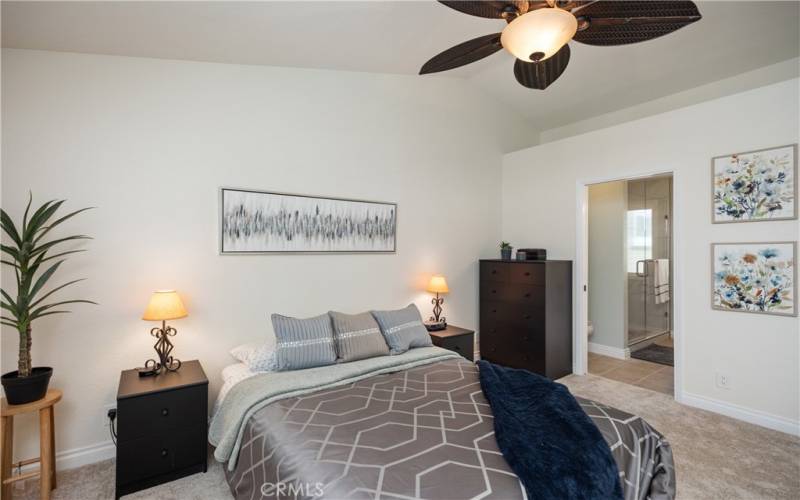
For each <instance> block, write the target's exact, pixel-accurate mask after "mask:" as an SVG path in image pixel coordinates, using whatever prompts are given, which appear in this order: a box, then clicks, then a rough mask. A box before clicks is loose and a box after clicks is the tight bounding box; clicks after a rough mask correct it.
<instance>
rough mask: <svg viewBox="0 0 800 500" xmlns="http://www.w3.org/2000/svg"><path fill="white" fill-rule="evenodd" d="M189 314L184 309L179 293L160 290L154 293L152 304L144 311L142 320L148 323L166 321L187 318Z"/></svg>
mask: <svg viewBox="0 0 800 500" xmlns="http://www.w3.org/2000/svg"><path fill="white" fill-rule="evenodd" d="M188 315H189V313H187V312H186V308H185V307H183V301H181V298H180V296H179V295H178V292H176V291H175V290H158V291H156V292H153V296H152V297H150V302H149V303H148V304H147V308H146V309H145V310H144V314H143V315H142V319H143V320H146V321H166V320H168V319H178V318H185V317H186V316H188Z"/></svg>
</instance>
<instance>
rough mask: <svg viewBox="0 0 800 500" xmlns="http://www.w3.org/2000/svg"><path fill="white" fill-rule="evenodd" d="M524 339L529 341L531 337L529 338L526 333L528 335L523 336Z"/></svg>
mask: <svg viewBox="0 0 800 500" xmlns="http://www.w3.org/2000/svg"><path fill="white" fill-rule="evenodd" d="M522 340H524V341H525V342H527V341H528V340H530V339H529V338H528V336H527V335H526V336H524V337H522Z"/></svg>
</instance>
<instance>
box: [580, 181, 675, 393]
mask: <svg viewBox="0 0 800 500" xmlns="http://www.w3.org/2000/svg"><path fill="white" fill-rule="evenodd" d="M673 180H674V179H673V175H672V173H669V172H667V173H663V174H653V175H646V176H640V177H631V178H623V179H613V180H605V179H602V180H601V179H598V180H596V181H587V182H579V183H578V200H579V208H580V210H579V217H578V238H577V247H576V257H577V258H576V282H577V284H578V286H577V287H576V288H577V289H578V290H579V292H578V297H576V303H577V306H578V307H577V311H576V321H577V322H578V325H586V326H585V327H583V328H581V327H580V326H578V327H577V328H576V332H577V335H581V330H583V331H584V332H585V337H583V338H576V342H575V344H576V352H575V360H576V363H575V364H576V368H580V364H581V363H583V372H584V373H585V372H586V371H588V372H589V373H590V374H593V375H599V376H602V377H606V378H610V379H613V380H617V381H620V382H624V383H628V384H632V385H637V386H640V387H644V388H647V389H650V390H655V391H658V392H662V393H667V394H670V395H676V394H678V392H679V391H675V387H677V384H676V380H678V379H679V377H678V376H677V372H676V369H675V366H676V365H678V364H679V360H677V358H678V357H679V356H676V355H675V353H676V349H675V347H676V328H675V326H676V321H675V309H676V308H675V304H676V301H675V290H676V288H675V272H674V269H675V265H674V248H675V241H674V234H673V231H674V227H675V223H674V210H673V209H674V207H673V195H674V189H673V186H674V183H673ZM581 236H582V237H581ZM581 358H582V359H581ZM576 373H580V371H578V370H577V369H576Z"/></svg>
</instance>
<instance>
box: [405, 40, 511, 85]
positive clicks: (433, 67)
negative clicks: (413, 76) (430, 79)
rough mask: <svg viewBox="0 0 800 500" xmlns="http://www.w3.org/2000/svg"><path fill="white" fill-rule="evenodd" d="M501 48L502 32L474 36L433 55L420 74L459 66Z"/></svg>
mask: <svg viewBox="0 0 800 500" xmlns="http://www.w3.org/2000/svg"><path fill="white" fill-rule="evenodd" d="M501 48H503V46H502V45H500V33H494V34H492V35H484V36H481V37H478V38H473V39H472V40H468V41H466V42H464V43H459V44H458V45H456V46H455V47H450V48H449V49H447V50H445V51H444V52H442V53H440V54H438V55H435V56H433V57H432V58H431V60H430V61H428V62H426V63H425V64H424V65H423V66H422V69H420V70H419V74H420V75H424V74H427V73H437V72H439V71H447V70H448V69H453V68H458V67H459V66H464V65H465V64H469V63H472V62H475V61H477V60H479V59H483V58H484V57H486V56H490V55H492V54H494V53H495V52H497V51H498V50H500V49H501Z"/></svg>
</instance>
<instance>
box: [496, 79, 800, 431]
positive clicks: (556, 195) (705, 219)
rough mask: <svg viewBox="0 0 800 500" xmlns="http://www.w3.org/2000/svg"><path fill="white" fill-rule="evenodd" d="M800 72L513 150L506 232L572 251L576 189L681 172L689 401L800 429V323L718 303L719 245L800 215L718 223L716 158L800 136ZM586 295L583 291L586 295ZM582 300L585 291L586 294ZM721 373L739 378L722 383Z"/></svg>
mask: <svg viewBox="0 0 800 500" xmlns="http://www.w3.org/2000/svg"><path fill="white" fill-rule="evenodd" d="M799 101H800V81H798V79H797V78H794V79H790V80H786V81H783V82H781V83H777V84H772V85H768V86H764V87H761V88H757V89H753V90H749V91H746V92H742V93H739V94H735V95H731V96H728V97H723V98H720V99H715V100H711V101H708V102H703V103H701V104H696V105H692V106H688V107H685V108H681V109H677V110H674V111H670V112H667V113H663V114H659V115H655V116H651V117H648V118H643V119H639V120H635V121H631V122H628V123H623V124H619V125H614V126H611V127H608V128H604V129H601V130H596V131H592V132H588V133H585V134H582V135H575V136H573V137H568V138H565V139H561V140H556V141H553V142H548V143H546V144H542V145H540V146H535V147H532V148H528V149H524V150H521V151H518V152H515V153H511V154H507V155H506V156H505V158H504V161H503V191H502V202H503V212H502V213H503V229H502V236H503V239H505V240H507V241H510V242H511V243H512V244H518V243H519V242H525V244H526V245H527V244H531V245H535V246H541V247H546V248H547V250H548V257H551V258H554V259H574V258H575V242H576V221H577V220H578V213H577V207H578V203H577V199H576V197H577V194H576V193H577V186H578V184H579V181H581V180H587V179H602V178H605V179H614V178H617V179H619V178H629V177H634V176H636V175H640V174H643V173H651V172H659V171H661V172H667V171H672V172H675V173H676V176H675V178H674V194H675V197H674V200H673V201H674V211H675V219H676V221H677V220H678V219H680V221H682V224H681V226H680V229H679V228H678V227H677V226H676V227H675V229H674V238H675V243H676V245H675V246H676V249H677V254H676V255H675V256H674V259H675V261H676V263H677V264H676V265H677V266H678V267H677V270H676V273H675V279H674V283H675V285H676V287H679V289H678V290H676V291H677V292H680V293H679V295H680V297H681V299H680V301H681V303H680V304H676V308H677V306H680V308H679V309H680V310H681V311H682V314H681V316H679V317H676V321H677V324H676V331H678V332H679V334H680V335H681V336H682V338H676V341H677V342H679V345H681V346H682V353H679V354H682V359H683V366H682V367H679V369H680V370H682V374H683V377H682V382H681V385H679V386H676V391H677V394H678V396H679V397H680V398H682V400H683V401H684V402H687V403H690V404H693V405H697V406H703V407H706V408H711V409H714V410H715V411H720V412H725V413H727V414H730V415H734V416H737V417H739V418H745V419H748V420H750V421H754V422H758V423H760V424H763V425H768V426H771V427H774V428H778V429H781V430H784V431H786V432H793V433H800V319H798V318H797V317H779V316H767V315H758V314H743V313H731V312H722V311H714V310H712V309H711V304H710V301H711V299H710V297H711V288H710V287H711V278H710V273H711V263H710V245H711V243H712V242H726V241H787V240H789V241H797V239H798V236H799V235H800V224H799V223H798V221H796V220H794V221H778V222H759V223H747V224H718V225H713V224H711V217H710V212H711V209H710V206H711V173H710V168H711V166H710V162H711V158H712V157H714V156H718V155H724V154H730V153H733V152H737V151H749V150H754V149H760V148H765V147H770V146H778V145H783V144H791V143H797V142H798V140H799V139H800V129H799V126H798V125H799V123H800V114H799V112H798V109H799V108H800V102H799ZM576 293H577V292H576ZM576 300H577V299H576ZM718 374H724V375H727V376H729V377H730V381H731V383H730V386H729V387H728V388H721V387H719V386H718V385H717V384H716V382H715V381H716V377H717V375H718Z"/></svg>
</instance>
